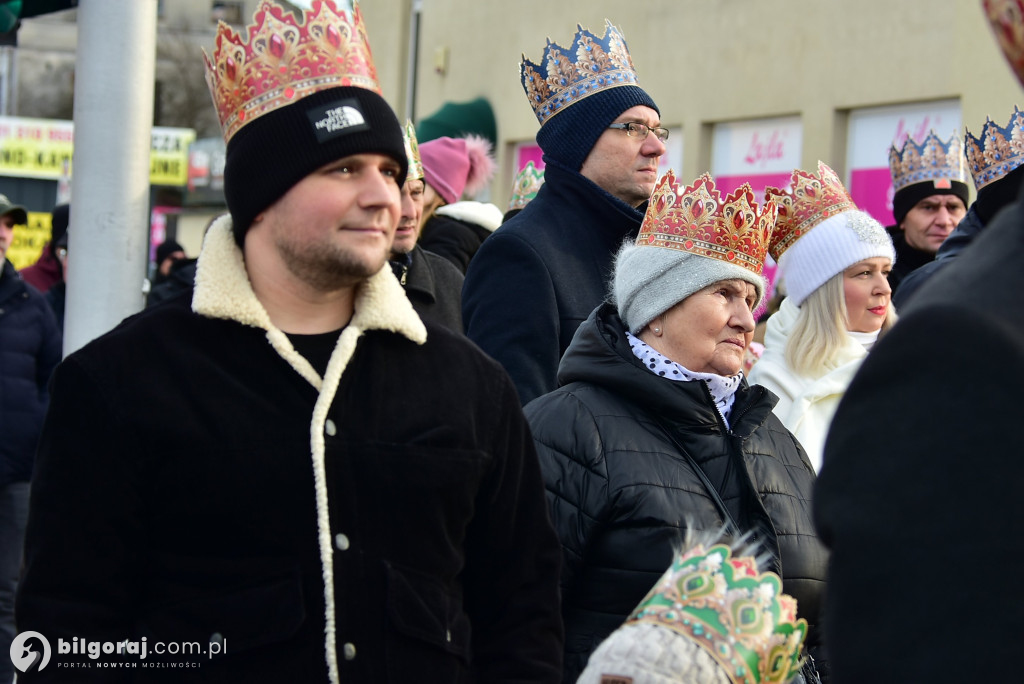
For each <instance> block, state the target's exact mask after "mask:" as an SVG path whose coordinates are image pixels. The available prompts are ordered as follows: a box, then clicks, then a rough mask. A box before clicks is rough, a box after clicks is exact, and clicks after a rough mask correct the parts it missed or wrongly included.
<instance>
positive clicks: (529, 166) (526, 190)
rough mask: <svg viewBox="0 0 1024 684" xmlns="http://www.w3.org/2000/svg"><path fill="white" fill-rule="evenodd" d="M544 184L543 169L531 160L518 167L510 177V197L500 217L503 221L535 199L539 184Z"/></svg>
mask: <svg viewBox="0 0 1024 684" xmlns="http://www.w3.org/2000/svg"><path fill="white" fill-rule="evenodd" d="M542 185H544V169H538V168H537V167H536V166H535V165H534V163H533V162H532V161H528V162H526V166H524V167H523V168H521V169H519V173H517V174H516V177H515V178H514V179H512V197H510V198H509V200H508V209H506V210H505V215H504V216H503V217H502V218H501V222H502V223H504V222H506V221H508V220H509V219H510V218H512V217H513V216H515V215H516V214H518V213H519V212H520V211H522V210H523V207H525V206H526V205H527V204H529V203H530V202H531V201H533V200H534V199H536V197H537V193H538V192H540V186H542Z"/></svg>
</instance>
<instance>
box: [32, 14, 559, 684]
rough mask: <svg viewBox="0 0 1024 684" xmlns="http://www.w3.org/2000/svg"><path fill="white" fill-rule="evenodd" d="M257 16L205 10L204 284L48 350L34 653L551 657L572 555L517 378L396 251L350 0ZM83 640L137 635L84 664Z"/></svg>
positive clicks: (244, 672)
mask: <svg viewBox="0 0 1024 684" xmlns="http://www.w3.org/2000/svg"><path fill="white" fill-rule="evenodd" d="M314 12H316V15H315V16H313V13H314ZM271 14H273V21H269V18H270V15H271ZM282 27H285V28H286V29H287V35H290V36H293V37H294V39H295V40H296V41H298V43H297V45H294V46H292V47H293V48H294V49H291V50H289V51H288V52H287V53H286V54H285V55H284V56H283V57H282V56H281V55H277V56H273V59H274V60H275V61H274V63H275V64H279V65H280V66H281V68H282V70H281V71H278V70H277V69H275V70H274V73H282V74H286V75H294V77H295V78H297V79H300V80H297V81H294V82H292V81H288V82H285V83H270V82H268V81H267V80H265V79H264V78H263V76H262V74H263V73H264V69H265V67H266V63H265V62H264V61H263V60H265V59H271V56H270V53H269V50H268V52H267V53H266V54H264V53H263V52H260V51H258V50H256V47H257V46H260V45H268V44H269V45H271V46H273V45H275V44H276V43H275V42H274V40H275V38H277V35H278V33H277V32H278V31H284V30H285V29H283V28H282ZM314 28H316V30H315V31H314ZM307 29H308V30H307ZM250 31H251V33H249V35H250V36H251V38H250V40H249V41H243V40H242V38H241V37H240V36H239V35H238V34H236V33H235V32H234V31H233V30H232V29H231V28H229V27H227V26H226V25H224V24H221V27H220V29H219V36H218V45H219V48H218V50H217V51H216V52H215V53H214V55H213V58H212V60H211V62H210V63H209V64H208V69H209V72H208V73H209V77H210V81H211V90H212V91H213V93H214V99H215V102H216V104H217V105H218V111H219V113H220V115H221V124H222V127H223V129H224V131H225V136H226V138H227V156H226V164H225V169H224V189H225V197H226V199H227V204H228V208H229V211H230V216H224V217H222V218H220V219H218V221H217V222H216V223H215V224H214V225H213V226H212V227H211V228H210V230H209V232H208V234H207V236H206V239H205V241H204V245H203V250H202V253H201V255H200V257H199V264H198V270H197V274H196V280H195V288H194V291H193V293H192V295H191V296H187V295H186V296H183V297H179V298H177V299H175V300H173V301H169V302H167V303H166V304H164V305H161V306H158V307H153V308H150V309H146V310H145V311H143V312H142V313H140V314H138V315H136V316H134V317H132V318H130V319H128V320H127V321H125V322H124V323H123V324H122V325H120V326H119V327H117V328H116V329H115V330H113V331H111V332H110V333H108V334H107V335H105V336H103V337H101V338H99V339H98V340H96V341H94V342H92V343H90V344H89V345H87V346H85V347H84V348H83V349H81V350H79V351H78V352H76V353H75V354H73V355H71V356H69V357H68V359H67V360H66V361H65V362H64V363H63V364H61V366H60V367H59V368H58V370H57V372H56V374H55V376H54V381H53V395H52V405H51V410H50V412H49V414H48V417H47V422H46V426H45V428H44V434H43V438H42V441H41V446H40V451H39V463H38V468H37V477H38V479H37V486H36V487H35V489H34V491H33V496H32V505H31V511H30V516H29V527H28V534H27V539H26V561H25V563H26V570H25V576H24V579H23V581H22V586H21V589H20V593H19V603H18V609H19V621H20V623H19V627H20V629H22V630H31V631H34V632H37V633H39V634H41V635H43V637H45V638H46V639H48V640H50V641H51V642H53V644H52V645H53V649H52V650H53V653H52V658H53V660H54V661H56V662H54V663H51V664H50V665H49V666H48V667H45V668H43V667H39V668H38V669H30V670H29V672H28V673H27V674H26V675H23V676H22V677H23V679H24V681H26V682H32V681H45V680H47V679H52V680H59V681H64V680H66V679H67V678H68V669H67V667H66V666H67V665H69V664H72V665H74V664H81V663H85V664H89V663H92V664H93V665H94V667H92V668H88V669H86V668H79V667H76V668H75V674H74V679H75V681H81V682H85V681H104V682H109V681H115V680H116V681H120V680H129V679H130V680H131V681H156V680H159V681H166V680H167V679H168V676H169V674H168V673H170V672H173V670H170V669H167V670H162V669H159V666H160V664H161V663H170V664H172V665H173V664H174V663H177V664H178V665H179V666H181V664H182V663H184V664H185V665H187V666H188V676H187V677H186V676H184V675H178V676H174V675H173V674H172V675H170V678H171V679H174V680H175V681H178V680H182V679H187V681H190V682H193V681H196V682H203V681H205V682H218V683H224V682H239V683H241V682H245V683H246V684H248V683H250V682H265V681H266V682H269V681H278V682H284V681H291V682H333V683H337V682H410V681H429V682H469V681H481V682H512V681H515V682H554V681H557V680H558V677H559V672H560V667H561V641H562V637H561V623H560V620H559V617H558V584H557V583H558V579H557V577H558V573H559V556H560V554H559V549H558V542H557V538H556V537H555V535H554V532H553V530H552V528H551V524H550V522H549V520H548V515H547V510H546V504H545V501H544V492H543V485H542V483H541V479H540V472H539V467H538V464H537V459H536V454H535V452H534V450H533V448H532V445H531V440H530V435H529V430H528V428H527V426H526V423H525V419H524V418H523V416H522V412H521V411H520V410H519V407H518V404H517V401H516V396H515V391H514V388H513V386H512V383H511V381H510V380H509V379H508V376H507V375H506V374H505V373H504V372H503V371H502V370H501V368H500V366H499V365H498V364H497V363H495V362H494V361H493V360H491V359H489V358H487V357H486V356H485V355H484V354H482V353H481V352H480V351H479V350H478V349H476V347H475V346H474V345H473V344H472V343H470V342H469V341H468V340H466V339H465V337H464V336H462V335H456V334H453V333H451V332H449V331H447V330H445V329H444V328H442V327H438V326H433V325H431V324H426V325H424V323H423V322H421V321H420V319H419V317H418V316H417V315H416V313H415V312H414V310H413V308H412V306H411V305H410V304H409V301H408V299H407V298H406V297H405V295H404V293H403V291H402V288H401V286H400V285H399V283H398V281H397V280H396V279H395V277H394V275H393V273H392V272H391V269H390V268H388V267H387V257H388V252H389V248H390V244H391V239H392V237H393V234H394V231H395V228H396V226H397V224H398V219H399V212H400V195H401V191H400V187H401V184H402V182H403V181H404V179H405V175H406V170H407V165H408V162H407V158H406V155H405V150H404V147H403V144H402V132H401V127H400V125H399V123H398V120H397V118H396V117H395V114H394V112H393V111H392V110H391V108H390V107H389V106H388V104H387V103H386V102H385V101H384V99H383V98H382V97H381V96H380V95H378V92H379V89H378V88H377V87H376V81H375V79H373V78H372V77H371V75H372V74H373V73H374V72H373V68H372V62H370V61H369V60H370V57H369V50H368V46H366V44H365V43H364V42H362V40H361V39H360V37H361V36H365V35H366V32H365V28H364V27H363V26H362V21H361V19H360V17H359V14H358V11H356V12H355V13H354V16H353V15H352V14H349V13H346V12H342V11H339V10H335V5H334V3H328V2H324V3H315V4H314V5H313V9H312V10H310V11H308V12H307V13H306V16H304V17H302V18H301V19H296V18H295V17H294V16H293V15H292V14H291V13H289V12H287V11H284V10H282V9H281V8H279V7H276V6H272V5H270V4H267V5H265V6H261V9H260V10H259V12H258V13H257V20H256V25H255V26H253V27H250ZM339 34H340V35H346V36H350V39H349V40H348V41H340V42H338V44H336V43H332V42H331V41H330V40H326V39H324V38H323V37H324V35H328V36H330V35H334V36H337V35H339ZM271 49H273V48H271ZM236 51H242V52H244V54H245V56H246V59H245V60H244V62H242V63H244V64H245V65H246V68H247V69H252V71H251V72H250V71H246V72H245V74H249V75H252V78H253V79H254V81H253V83H252V88H251V89H250V88H249V87H244V88H239V87H238V85H237V83H236V82H235V81H234V80H233V79H234V78H238V79H242V78H245V77H246V76H245V75H244V74H241V73H235V72H234V70H233V69H234V66H237V64H236V62H235V61H234V60H235V58H236V55H237V54H238V53H237V52H236ZM339 51H344V52H339ZM353 54H358V55H360V58H358V59H356V58H353ZM342 56H344V57H346V58H345V59H341V57H342ZM307 59H315V61H316V62H317V64H320V65H326V66H324V70H322V71H320V72H318V77H317V79H316V80H315V81H314V82H312V83H310V82H307V81H305V80H301V79H302V78H303V74H304V71H303V70H302V69H301V68H299V67H300V65H301V64H302V63H303V60H307ZM279 60H280V61H279ZM290 60H298V61H294V62H293V61H290ZM353 65H355V68H356V69H357V70H356V71H355V72H352V71H349V70H348V69H349V68H352V67H353ZM360 65H362V66H363V67H364V68H365V69H366V71H359V70H358V67H359V66H360ZM238 68H239V69H240V70H241V67H240V66H239V67H238ZM253 74H255V75H253ZM247 82H248V81H247ZM349 83H356V84H361V85H347V84H349ZM361 86H362V87H361ZM300 87H301V88H305V90H299V89H300ZM262 88H265V90H264V89H262ZM285 89H287V90H289V91H291V92H289V93H288V94H286V93H285ZM239 112H245V115H244V116H239V115H238V113H239ZM22 637H23V638H25V634H24V631H23V633H22ZM76 637H77V638H78V639H79V641H78V642H75V641H74V639H75V638H76ZM83 639H84V640H86V641H88V642H89V643H90V644H104V645H105V644H110V646H111V648H113V646H114V645H115V644H119V643H125V642H127V646H126V648H128V647H129V646H131V647H134V648H135V649H136V650H139V651H142V650H145V651H146V652H148V653H149V654H150V657H148V658H143V657H142V655H141V653H139V654H135V653H133V652H132V650H130V649H129V650H127V652H126V653H122V654H121V655H120V656H118V655H117V654H111V655H109V656H108V655H106V653H105V652H104V653H103V654H101V655H102V658H103V660H102V662H106V663H113V664H115V665H116V664H117V663H118V662H123V663H128V664H132V663H135V664H136V667H135V668H134V669H130V670H124V671H122V670H111V669H107V668H103V667H96V666H95V665H96V663H97V660H94V659H91V658H90V656H89V655H84V656H83V655H78V654H76V653H75V652H74V650H73V648H72V646H71V645H72V644H74V643H78V644H81V643H82V640H83ZM143 639H145V641H143ZM26 643H27V642H26V641H25V640H23V641H22V643H21V646H22V647H23V649H24V648H27V646H26ZM31 643H35V642H31ZM158 644H159V645H160V646H158ZM182 644H185V645H188V644H192V645H193V648H192V650H191V651H186V650H184V649H183V648H182V646H181V645H182ZM175 646H177V648H176V649H175ZM161 649H162V650H164V651H165V652H166V653H164V654H162V653H161ZM69 650H70V651H71V652H70V653H69V652H68V651H69ZM179 651H180V652H179ZM78 653H81V651H79V652H78ZM171 654H174V655H171ZM23 655H26V654H24V650H23ZM99 657H100V656H97V658H99ZM24 659H25V660H28V661H29V662H31V653H29V654H27V655H26V657H25V658H24ZM147 664H150V665H156V666H157V667H156V669H148V668H147ZM62 665H63V666H64V667H61V666H62Z"/></svg>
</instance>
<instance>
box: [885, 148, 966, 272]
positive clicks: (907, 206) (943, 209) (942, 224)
mask: <svg viewBox="0 0 1024 684" xmlns="http://www.w3.org/2000/svg"><path fill="white" fill-rule="evenodd" d="M889 171H890V173H891V174H892V185H893V190H895V194H894V195H893V199H892V212H893V217H894V218H895V220H896V223H895V225H892V226H889V228H888V229H887V230H888V231H889V235H890V236H891V237H892V241H893V244H894V245H895V248H896V262H895V263H894V264H893V268H892V271H890V272H889V285H890V286H891V287H892V291H893V292H898V291H899V286H900V283H901V282H902V281H903V279H904V278H906V277H907V275H908V274H910V273H911V272H912V271H914V270H915V269H918V268H920V267H921V266H924V265H925V264H927V263H929V262H931V261H932V260H933V259H934V258H935V253H936V252H937V251H938V249H939V246H940V245H941V244H942V243H943V241H944V240H945V239H946V238H947V237H949V234H950V233H952V232H953V229H954V228H956V226H957V224H958V223H960V220H961V219H963V217H964V214H966V213H967V200H968V197H969V192H970V190H969V188H968V187H967V168H966V165H965V163H964V149H963V142H962V141H961V140H960V137H959V136H958V135H956V134H955V133H954V134H953V136H952V137H951V138H950V139H949V140H947V141H942V140H940V139H939V137H938V136H937V135H935V131H929V132H928V135H927V136H926V137H925V139H924V140H923V141H922V142H920V143H918V142H916V141H915V140H913V139H911V138H910V137H909V136H908V137H907V139H906V141H905V142H904V143H903V147H902V148H901V149H899V150H897V149H896V146H895V145H894V146H892V147H891V148H890V149H889Z"/></svg>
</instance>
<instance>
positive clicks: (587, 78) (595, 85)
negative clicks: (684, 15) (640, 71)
mask: <svg viewBox="0 0 1024 684" xmlns="http://www.w3.org/2000/svg"><path fill="white" fill-rule="evenodd" d="M576 28H577V32H576V38H575V40H574V41H573V43H572V46H571V47H570V48H569V49H566V48H563V47H561V46H560V45H558V44H557V43H552V42H551V39H550V38H549V39H548V44H547V47H546V48H545V54H544V57H543V59H542V60H541V61H542V64H537V63H534V62H531V61H530V60H528V59H527V58H526V55H523V61H522V63H521V64H520V65H519V75H520V77H521V78H522V81H523V89H524V90H525V91H526V95H527V97H529V98H530V106H531V107H533V113H534V114H536V115H537V120H538V121H540V125H541V126H543V125H544V123H545V122H547V120H548V119H550V118H551V117H553V116H554V115H555V114H558V112H560V111H562V110H563V109H565V108H567V107H569V106H571V105H573V104H574V103H576V102H579V101H580V100H582V99H583V98H585V97H588V96H590V95H593V94H594V93H597V92H600V91H602V90H607V89H609V88H617V87H619V86H629V85H637V76H636V70H635V69H634V68H633V60H632V59H631V58H630V56H629V49H628V48H627V47H626V39H625V38H623V37H622V32H621V31H619V29H617V28H616V27H615V26H613V25H612V23H611V22H610V21H608V20H607V19H605V34H604V36H603V37H601V38H598V37H597V36H595V35H594V34H593V33H591V32H590V31H588V30H587V29H585V28H583V27H582V26H580V25H579V24H577V25H576Z"/></svg>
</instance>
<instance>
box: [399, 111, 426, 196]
mask: <svg viewBox="0 0 1024 684" xmlns="http://www.w3.org/2000/svg"><path fill="white" fill-rule="evenodd" d="M402 141H403V142H404V143H405V156H406V157H407V158H408V159H409V172H408V173H407V174H406V175H405V180H407V181H411V180H422V179H423V160H422V159H420V144H419V142H418V141H417V140H416V127H415V126H413V125H412V121H410V120H408V119H406V121H405V127H404V128H403V129H402Z"/></svg>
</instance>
